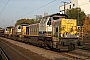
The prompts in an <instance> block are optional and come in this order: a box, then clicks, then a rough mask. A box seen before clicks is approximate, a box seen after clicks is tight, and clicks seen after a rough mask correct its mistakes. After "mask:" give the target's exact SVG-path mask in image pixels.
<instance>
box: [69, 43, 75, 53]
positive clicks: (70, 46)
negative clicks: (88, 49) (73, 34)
mask: <svg viewBox="0 0 90 60" xmlns="http://www.w3.org/2000/svg"><path fill="white" fill-rule="evenodd" d="M73 50H75V45H74V44H72V43H71V44H70V45H69V46H68V51H73Z"/></svg>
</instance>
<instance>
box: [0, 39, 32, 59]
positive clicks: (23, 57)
mask: <svg viewBox="0 0 90 60" xmlns="http://www.w3.org/2000/svg"><path fill="white" fill-rule="evenodd" d="M0 42H1V43H2V44H4V45H6V46H7V47H5V48H4V49H6V48H10V49H12V50H13V51H14V52H15V53H16V54H18V55H19V56H21V57H20V58H22V59H23V60H31V59H30V58H29V57H27V56H25V55H24V54H22V53H21V52H19V51H18V50H16V49H14V48H13V47H12V46H10V45H8V44H7V43H5V42H3V41H0ZM3 55H4V56H5V54H3ZM5 58H6V60H11V59H10V58H11V57H10V56H9V59H8V57H7V55H6V56H5ZM20 60H21V59H20Z"/></svg>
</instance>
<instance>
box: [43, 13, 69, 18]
mask: <svg viewBox="0 0 90 60" xmlns="http://www.w3.org/2000/svg"><path fill="white" fill-rule="evenodd" d="M53 16H61V17H66V18H68V16H67V15H66V14H60V13H55V14H52V15H48V16H45V17H53ZM45 17H43V18H45Z"/></svg>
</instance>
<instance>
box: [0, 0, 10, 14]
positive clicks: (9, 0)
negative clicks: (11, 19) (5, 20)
mask: <svg viewBox="0 0 90 60" xmlns="http://www.w3.org/2000/svg"><path fill="white" fill-rule="evenodd" d="M9 1H10V0H8V1H7V3H6V4H5V6H4V7H3V9H2V10H1V12H0V14H1V13H2V12H3V10H4V9H5V7H6V6H7V4H8V3H9Z"/></svg>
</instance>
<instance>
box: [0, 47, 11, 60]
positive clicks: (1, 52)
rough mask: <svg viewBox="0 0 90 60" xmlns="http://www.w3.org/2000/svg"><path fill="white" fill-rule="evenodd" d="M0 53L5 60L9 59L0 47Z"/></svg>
mask: <svg viewBox="0 0 90 60" xmlns="http://www.w3.org/2000/svg"><path fill="white" fill-rule="evenodd" d="M0 51H1V54H3V56H4V57H5V59H6V60H10V59H9V57H8V56H7V55H6V53H5V52H4V51H3V49H2V48H1V47H0Z"/></svg>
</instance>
